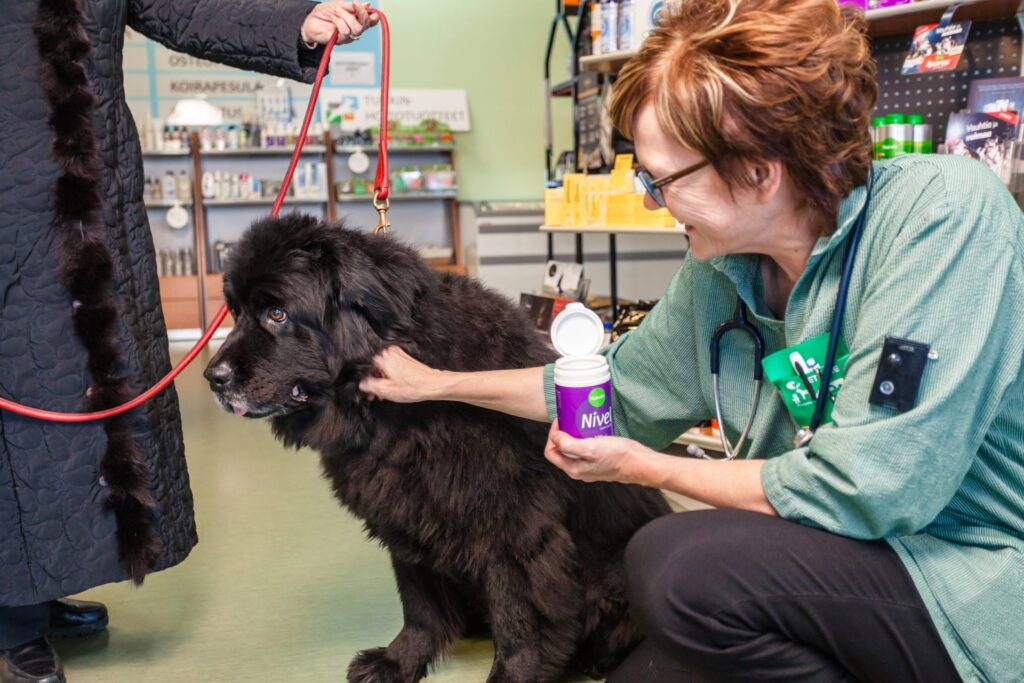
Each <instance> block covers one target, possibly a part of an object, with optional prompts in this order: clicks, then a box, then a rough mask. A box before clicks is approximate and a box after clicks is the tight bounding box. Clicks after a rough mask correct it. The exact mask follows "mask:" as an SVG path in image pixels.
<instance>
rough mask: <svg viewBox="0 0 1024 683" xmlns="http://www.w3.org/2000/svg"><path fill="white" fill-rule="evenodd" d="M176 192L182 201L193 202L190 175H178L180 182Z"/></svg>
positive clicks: (183, 173) (184, 173)
mask: <svg viewBox="0 0 1024 683" xmlns="http://www.w3.org/2000/svg"><path fill="white" fill-rule="evenodd" d="M175 190H176V193H177V195H178V199H180V200H181V201H183V202H190V201H192V179H191V178H189V177H188V173H186V172H185V171H181V172H180V173H178V182H177V187H176V188H175Z"/></svg>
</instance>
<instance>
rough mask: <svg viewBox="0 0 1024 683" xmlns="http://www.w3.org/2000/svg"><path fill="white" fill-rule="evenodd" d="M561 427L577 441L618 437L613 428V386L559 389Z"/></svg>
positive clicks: (609, 383)
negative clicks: (593, 437)
mask: <svg viewBox="0 0 1024 683" xmlns="http://www.w3.org/2000/svg"><path fill="white" fill-rule="evenodd" d="M555 402H556V404H557V406H558V424H559V427H560V428H561V430H562V431H563V432H565V433H566V434H568V435H569V436H575V437H576V438H577V439H589V438H590V437H592V436H614V435H615V427H614V425H613V424H612V383H611V382H605V383H604V384H598V385H596V386H591V387H561V386H557V385H556V386H555Z"/></svg>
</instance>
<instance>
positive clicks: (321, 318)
mask: <svg viewBox="0 0 1024 683" xmlns="http://www.w3.org/2000/svg"><path fill="white" fill-rule="evenodd" d="M425 272H426V268H425V266H423V264H422V262H421V261H420V260H419V258H418V257H417V256H416V254H415V252H413V251H412V250H411V249H409V248H407V247H405V246H403V245H401V244H400V243H398V242H395V241H394V240H392V239H389V238H380V237H372V236H370V235H368V234H366V233H362V232H357V231H353V230H348V229H346V228H344V227H343V226H341V225H340V224H337V225H327V224H325V223H323V222H320V221H318V220H316V219H314V218H312V217H310V216H302V215H297V214H292V215H290V216H287V217H284V218H273V219H265V220H261V221H258V222H256V223H255V224H254V225H253V226H252V227H251V228H250V229H249V231H248V232H247V233H246V234H245V235H244V236H243V237H242V239H241V240H240V241H239V243H238V245H237V246H236V248H235V249H234V250H233V251H232V254H231V258H230V261H229V263H228V266H227V269H226V271H225V274H224V296H225V298H226V300H227V303H228V307H229V309H230V310H231V314H232V316H233V317H234V319H235V326H234V328H233V329H232V330H231V332H230V334H228V336H227V339H226V340H225V341H224V344H223V346H222V347H221V348H220V350H219V351H218V353H217V354H216V355H215V356H214V357H213V360H211V361H210V363H209V365H208V366H207V368H206V371H205V373H204V374H203V376H204V377H206V379H207V380H208V381H209V383H210V388H211V389H212V390H213V391H214V393H215V394H216V396H217V398H218V400H219V401H220V403H221V405H223V406H224V408H226V409H227V410H229V411H232V412H234V413H235V414H236V415H244V416H246V417H252V418H266V417H280V416H284V415H289V414H292V413H295V412H296V411H300V410H304V409H308V408H309V407H311V406H317V405H323V404H324V403H325V402H330V401H333V402H339V401H346V400H348V401H360V400H362V396H361V395H360V394H359V391H358V382H359V380H360V379H361V378H362V377H363V376H364V375H365V374H366V372H367V371H368V370H369V369H370V368H371V366H372V359H373V356H374V355H375V354H376V353H377V352H378V351H379V350H380V349H381V348H383V347H384V346H385V345H387V344H391V343H400V342H403V341H405V340H408V339H409V338H410V336H411V335H410V332H411V330H412V329H413V327H414V323H413V310H414V306H415V302H416V299H417V297H418V296H419V294H420V292H421V291H422V290H423V289H424V287H423V285H424V283H425V282H426V281H427V276H426V275H425V274H424V273H425Z"/></svg>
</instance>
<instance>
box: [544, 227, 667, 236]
mask: <svg viewBox="0 0 1024 683" xmlns="http://www.w3.org/2000/svg"><path fill="white" fill-rule="evenodd" d="M540 231H541V232H568V233H579V234H582V235H589V234H594V235H682V236H685V235H686V231H685V230H683V229H682V228H680V227H672V228H651V227H639V226H637V227H630V226H625V225H593V226H566V225H542V226H540Z"/></svg>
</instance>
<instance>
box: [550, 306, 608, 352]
mask: <svg viewBox="0 0 1024 683" xmlns="http://www.w3.org/2000/svg"><path fill="white" fill-rule="evenodd" d="M603 342H604V323H602V322H601V319H600V318H599V317H597V314H596V313H594V312H593V311H592V310H590V309H589V308H587V307H586V306H584V305H583V304H581V303H579V302H573V303H571V304H569V305H568V306H566V307H565V310H563V311H562V312H561V313H559V314H558V315H557V316H556V317H555V321H554V322H553V323H551V343H552V344H554V345H555V349H557V350H558V352H559V353H560V354H562V355H563V356H588V355H591V354H594V353H597V352H598V350H600V348H601V344H602V343H603Z"/></svg>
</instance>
